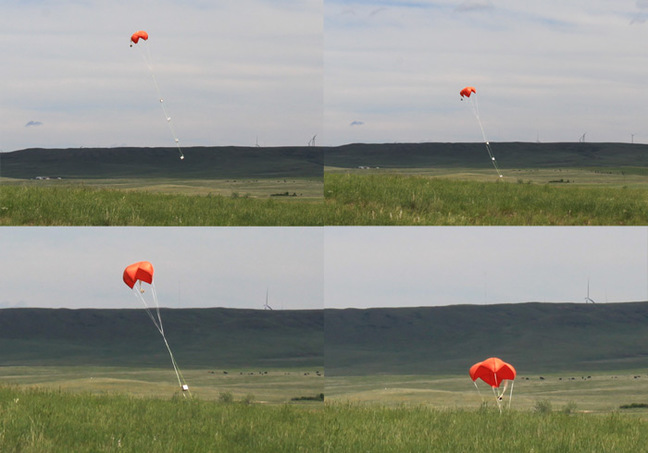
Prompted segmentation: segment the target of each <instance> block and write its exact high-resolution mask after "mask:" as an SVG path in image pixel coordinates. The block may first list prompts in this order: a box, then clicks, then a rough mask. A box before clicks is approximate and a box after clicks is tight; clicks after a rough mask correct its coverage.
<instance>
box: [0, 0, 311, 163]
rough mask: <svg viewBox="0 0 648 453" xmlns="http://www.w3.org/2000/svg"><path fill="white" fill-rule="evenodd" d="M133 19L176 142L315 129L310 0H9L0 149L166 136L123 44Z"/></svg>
mask: <svg viewBox="0 0 648 453" xmlns="http://www.w3.org/2000/svg"><path fill="white" fill-rule="evenodd" d="M141 29H143V30H146V31H148V33H149V36H150V38H149V41H148V43H147V44H148V46H149V49H150V53H151V57H152V61H153V68H154V72H155V75H156V78H157V80H158V82H159V85H160V91H161V94H162V96H163V98H164V99H165V101H166V106H167V107H168V110H169V113H170V116H171V117H172V121H173V124H174V126H175V129H176V132H177V135H178V138H179V140H180V143H181V144H182V145H184V146H191V145H250V146H254V144H255V143H256V142H257V140H258V143H259V144H261V145H268V146H278V145H305V144H306V143H307V142H308V140H309V139H310V138H311V137H312V136H313V135H314V134H316V133H318V132H320V128H321V116H322V43H321V41H322V6H321V2H318V1H316V0H283V1H270V0H238V1H234V0H231V1H230V0H228V1H218V2H209V1H203V0H191V1H187V2H176V1H170V0H156V1H153V0H128V1H125V0H115V1H111V2H102V1H99V0H58V1H56V2H52V1H28V2H25V1H16V0H10V1H8V2H3V6H2V16H0V30H1V31H0V36H1V37H2V39H0V52H1V53H2V55H3V60H4V61H3V76H2V77H3V89H2V90H1V91H0V149H2V150H3V151H11V150H16V149H22V148H28V147H35V146H43V147H79V146H85V147H90V146H121V145H131V146H167V145H168V146H174V143H173V139H172V137H171V134H170V133H169V131H168V129H167V125H166V121H165V119H164V116H163V114H162V112H161V109H160V107H159V102H158V97H157V93H156V90H155V86H154V84H153V82H152V78H151V76H150V74H149V72H148V69H147V67H146V65H145V64H144V62H143V60H142V58H141V56H140V55H139V52H138V51H137V49H135V48H130V47H129V39H130V36H131V34H132V33H134V32H135V31H137V30H141Z"/></svg>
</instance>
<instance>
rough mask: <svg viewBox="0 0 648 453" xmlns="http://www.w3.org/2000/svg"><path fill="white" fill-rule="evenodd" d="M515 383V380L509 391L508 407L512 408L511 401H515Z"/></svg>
mask: <svg viewBox="0 0 648 453" xmlns="http://www.w3.org/2000/svg"><path fill="white" fill-rule="evenodd" d="M513 384H515V381H511V390H510V392H509V403H508V408H509V409H510V408H511V401H513Z"/></svg>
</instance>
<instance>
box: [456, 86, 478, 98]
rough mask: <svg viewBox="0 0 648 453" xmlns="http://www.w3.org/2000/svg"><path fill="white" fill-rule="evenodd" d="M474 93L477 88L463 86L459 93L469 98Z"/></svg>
mask: <svg viewBox="0 0 648 453" xmlns="http://www.w3.org/2000/svg"><path fill="white" fill-rule="evenodd" d="M472 93H477V90H475V87H465V88H463V89H462V90H461V91H460V92H459V94H460V95H461V97H462V98H463V97H464V96H465V97H467V98H469V97H470V95H471V94H472Z"/></svg>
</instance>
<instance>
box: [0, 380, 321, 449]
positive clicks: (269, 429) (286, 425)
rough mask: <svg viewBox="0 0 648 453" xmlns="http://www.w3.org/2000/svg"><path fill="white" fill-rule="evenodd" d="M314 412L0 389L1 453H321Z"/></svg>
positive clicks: (317, 417) (317, 418)
mask: <svg viewBox="0 0 648 453" xmlns="http://www.w3.org/2000/svg"><path fill="white" fill-rule="evenodd" d="M320 414H321V408H318V407H313V406H307V407H299V406H292V405H277V406H274V405H270V406H262V405H254V404H245V403H240V402H230V403H224V402H222V403H216V402H209V401H200V400H197V399H193V400H185V399H183V398H176V399H170V400H161V399H138V398H133V397H130V396H126V395H106V396H96V395H90V394H69V393H65V392H61V391H51V390H49V391H48V390H36V389H30V390H19V389H17V388H14V387H3V388H0V451H3V452H18V451H20V452H39V453H42V452H71V451H74V452H77V453H79V452H111V451H119V452H144V451H155V452H181V451H187V452H189V451H191V452H194V451H195V452H198V451H205V452H206V451H223V452H224V451H227V452H250V451H266V452H267V451H277V452H279V451H281V452H293V451H294V452H296V451H321V448H322V445H323V443H324V431H323V426H322V423H321V415H320Z"/></svg>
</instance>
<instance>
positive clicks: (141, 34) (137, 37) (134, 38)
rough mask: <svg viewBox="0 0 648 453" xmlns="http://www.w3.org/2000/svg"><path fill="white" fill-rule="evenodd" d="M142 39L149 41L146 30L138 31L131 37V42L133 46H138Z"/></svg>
mask: <svg viewBox="0 0 648 453" xmlns="http://www.w3.org/2000/svg"><path fill="white" fill-rule="evenodd" d="M140 38H141V39H143V40H144V41H146V40H147V39H148V33H146V32H145V31H144V30H140V31H136V32H135V33H133V34H132V35H131V42H132V43H133V44H137V43H138V41H139V40H140ZM133 44H131V46H132V45H133Z"/></svg>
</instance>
